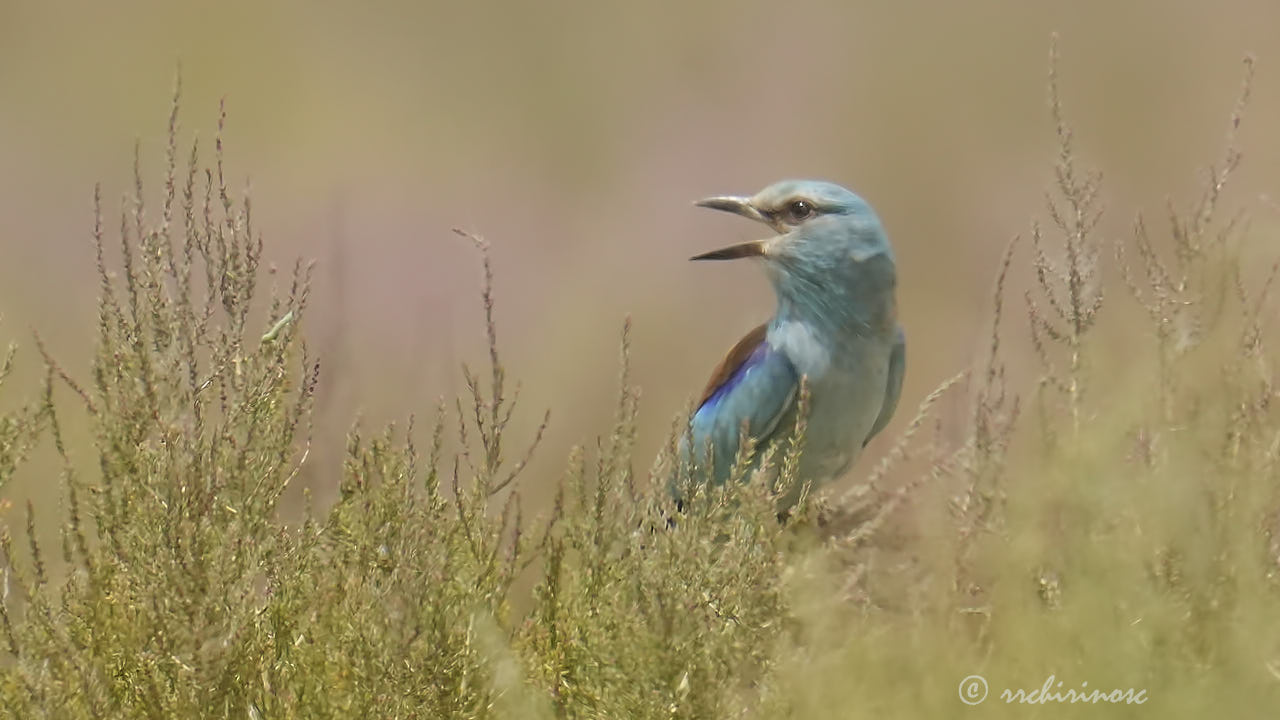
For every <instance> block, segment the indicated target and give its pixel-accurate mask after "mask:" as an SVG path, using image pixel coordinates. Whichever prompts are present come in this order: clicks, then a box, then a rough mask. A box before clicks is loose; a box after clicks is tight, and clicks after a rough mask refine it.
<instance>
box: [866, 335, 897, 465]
mask: <svg viewBox="0 0 1280 720" xmlns="http://www.w3.org/2000/svg"><path fill="white" fill-rule="evenodd" d="M906 371H907V336H906V334H905V333H903V332H902V326H901V325H899V326H898V337H897V338H896V339H895V340H894V343H893V350H892V351H891V352H890V354H889V376H888V382H886V383H885V389H884V402H883V404H881V405H880V414H879V415H877V416H876V422H875V424H874V425H872V426H871V432H869V433H867V439H866V440H863V441H862V446H863V447H866V445H867V443H869V442H871V438H873V437H875V436H876V434H877V433H879V432H880V431H881V430H883V429H884V428H885V426H886V425H888V424H889V420H890V419H891V418H892V417H893V413H894V411H895V410H897V409H898V398H899V397H900V396H901V395H902V376H903V375H904V374H906Z"/></svg>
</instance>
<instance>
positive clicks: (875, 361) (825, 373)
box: [677, 180, 906, 511]
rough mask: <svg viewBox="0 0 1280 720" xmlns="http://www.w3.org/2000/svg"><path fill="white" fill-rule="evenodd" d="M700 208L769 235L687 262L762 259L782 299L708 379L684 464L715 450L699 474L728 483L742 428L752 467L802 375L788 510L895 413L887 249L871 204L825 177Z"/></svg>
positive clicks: (783, 418) (780, 430)
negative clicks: (801, 421)
mask: <svg viewBox="0 0 1280 720" xmlns="http://www.w3.org/2000/svg"><path fill="white" fill-rule="evenodd" d="M696 204H697V205H698V206H700V207H706V208H712V209H714V210H725V211H728V212H731V213H735V214H737V215H741V216H743V217H746V218H749V219H751V220H755V221H756V222H758V223H761V224H764V225H766V226H768V227H769V228H771V229H772V230H773V231H774V233H775V234H774V235H773V236H771V237H768V238H766V239H763V240H753V241H751V242H744V243H741V244H738V245H732V246H729V247H726V248H723V249H721V250H714V251H712V252H707V253H703V254H701V255H696V256H694V257H693V258H691V259H692V260H733V259H737V258H756V259H758V260H760V261H762V262H763V265H764V268H765V271H766V273H767V274H768V277H769V280H770V281H771V282H772V284H773V289H774V292H775V293H776V294H777V299H778V304H777V310H776V311H775V312H774V315H773V318H772V319H770V320H769V321H768V322H766V323H764V324H763V325H760V326H759V327H757V328H755V329H754V330H752V331H751V332H749V333H747V335H746V337H744V338H743V339H742V340H741V341H739V342H738V344H737V345H735V346H734V347H733V349H732V350H730V351H729V354H728V356H726V357H725V359H724V360H723V361H721V363H720V365H719V366H718V367H716V369H715V371H714V372H713V373H712V374H711V380H710V381H709V382H708V383H707V386H706V389H705V390H703V392H702V397H701V399H700V400H699V402H698V408H697V410H696V411H695V413H694V415H693V418H692V420H691V423H690V424H691V437H692V441H693V450H694V454H693V458H692V459H693V460H694V461H695V462H698V463H701V462H702V461H703V460H704V459H705V458H706V457H707V443H708V442H709V443H711V448H712V454H711V456H710V459H711V461H712V465H713V467H712V468H701V469H700V471H701V472H702V473H704V475H703V477H707V476H708V475H709V476H710V477H711V478H712V479H713V480H714V481H715V482H717V483H724V482H725V480H726V479H727V478H728V476H729V474H730V472H731V470H732V467H733V463H734V459H735V457H736V456H737V453H738V444H739V433H740V431H741V429H742V428H743V427H744V423H745V428H746V432H748V433H749V434H750V436H751V437H753V438H754V439H755V440H756V442H757V444H756V454H757V458H756V460H757V461H758V457H759V454H760V453H761V452H762V451H763V450H764V448H765V447H767V445H768V444H769V443H771V442H776V441H781V442H785V441H786V440H787V438H788V437H789V436H790V433H791V430H792V428H793V427H794V424H795V418H796V406H797V402H798V395H799V390H800V384H801V378H804V382H805V383H806V386H807V388H808V391H809V410H808V416H807V418H806V420H807V424H806V430H805V442H804V446H803V449H802V452H801V455H800V466H799V480H800V481H801V483H797V485H796V486H795V487H793V488H792V489H791V490H790V491H789V492H788V493H787V494H786V495H784V496H783V497H781V498H780V499H779V507H780V509H782V510H784V511H785V510H786V509H788V508H790V507H791V506H793V505H794V504H795V502H796V500H797V499H798V497H799V493H800V490H801V486H802V484H803V482H806V481H810V482H812V483H813V484H814V486H817V485H819V484H821V483H824V482H827V481H829V480H832V479H833V478H837V477H839V476H840V475H842V474H843V473H844V472H845V471H846V470H847V469H848V468H849V467H850V465H852V464H853V462H854V461H855V460H857V459H858V455H859V454H860V453H861V451H862V448H863V446H865V445H866V444H867V442H868V441H869V440H870V439H871V438H872V437H873V436H875V434H876V433H878V432H880V431H881V430H883V429H884V427H885V425H887V424H888V422H889V419H890V418H891V417H893V412H894V410H895V409H896V408H897V406H898V396H899V394H900V392H901V390H902V375H903V372H904V370H905V367H906V340H905V337H904V335H903V332H902V328H901V327H900V326H899V325H898V319H897V303H896V300H895V298H894V288H895V285H896V282H897V278H896V271H895V267H894V257H893V250H892V248H891V247H890V246H889V238H888V236H887V235H886V234H885V231H884V228H883V227H882V226H881V224H880V219H879V218H878V217H876V213H875V211H874V210H872V209H871V206H870V205H868V204H867V203H866V201H864V200H863V199H862V198H860V197H858V196H857V195H855V194H854V193H852V192H850V191H848V190H846V189H845V188H843V187H840V186H839V185H834V184H832V183H828V182H819V181H815V180H784V181H782V182H778V183H775V184H773V185H770V186H769V187H767V188H765V189H764V190H761V191H760V192H758V193H756V194H755V195H753V196H751V197H732V196H722V197H711V198H707V199H705V200H700V201H698V202H697V203H696ZM775 458H777V459H780V458H781V453H780V452H778V453H777V454H776V455H775ZM677 496H678V493H677Z"/></svg>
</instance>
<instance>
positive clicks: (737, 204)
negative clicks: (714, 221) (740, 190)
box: [694, 195, 769, 223]
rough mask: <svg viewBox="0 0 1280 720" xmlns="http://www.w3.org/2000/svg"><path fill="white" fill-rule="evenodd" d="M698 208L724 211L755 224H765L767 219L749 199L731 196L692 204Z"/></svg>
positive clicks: (710, 198)
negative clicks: (753, 221) (752, 221)
mask: <svg viewBox="0 0 1280 720" xmlns="http://www.w3.org/2000/svg"><path fill="white" fill-rule="evenodd" d="M694 205H697V206H698V207H704V208H711V209H712V210H724V211H725V212H731V213H733V214H734V215H741V216H742V217H744V218H749V219H751V220H755V221H756V222H762V223H767V222H769V218H767V217H765V216H764V214H763V213H761V212H760V211H759V210H757V209H756V208H755V206H754V205H752V204H751V198H746V197H736V196H733V195H721V196H718V197H709V198H703V199H702V200H699V201H698V202H696V203H694Z"/></svg>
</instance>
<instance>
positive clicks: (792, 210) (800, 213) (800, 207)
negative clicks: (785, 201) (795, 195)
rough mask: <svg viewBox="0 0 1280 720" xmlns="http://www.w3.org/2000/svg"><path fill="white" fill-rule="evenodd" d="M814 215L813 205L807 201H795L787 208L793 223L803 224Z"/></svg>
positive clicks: (788, 215)
mask: <svg viewBox="0 0 1280 720" xmlns="http://www.w3.org/2000/svg"><path fill="white" fill-rule="evenodd" d="M811 215H813V205H812V204H810V203H809V201H807V200H795V201H793V202H792V203H791V204H790V205H788V206H787V217H788V219H789V220H791V222H797V223H798V222H801V221H803V220H806V219H808V218H809V217H810V216H811Z"/></svg>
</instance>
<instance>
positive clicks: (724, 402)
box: [692, 332, 800, 483]
mask: <svg viewBox="0 0 1280 720" xmlns="http://www.w3.org/2000/svg"><path fill="white" fill-rule="evenodd" d="M753 334H754V335H756V339H755V344H754V346H750V345H748V346H746V347H742V346H741V345H742V344H740V347H739V348H735V352H734V353H730V358H729V359H734V355H735V354H736V355H737V356H738V358H740V361H739V362H738V364H737V365H736V366H733V365H732V364H730V365H727V366H726V367H724V368H722V370H721V371H720V372H719V373H718V376H719V377H721V378H723V379H722V380H721V381H720V382H719V384H718V385H714V386H709V387H708V389H707V393H706V395H705V399H704V400H703V402H702V404H701V406H700V407H699V408H698V410H697V411H696V412H695V413H694V416H693V423H692V425H693V427H692V430H693V444H694V450H695V452H696V453H697V455H696V456H695V457H697V458H699V459H701V458H703V457H705V455H706V449H707V443H708V442H710V443H711V446H712V451H713V457H712V462H713V465H714V467H713V472H712V475H713V477H714V478H715V481H716V482H721V483H722V482H724V481H725V480H726V479H727V478H728V476H729V473H730V471H731V470H732V469H733V462H734V459H735V458H736V456H737V453H738V443H739V437H738V436H739V433H740V432H741V428H742V424H743V422H744V421H745V422H746V424H747V432H749V433H750V434H751V437H753V438H755V439H756V441H757V442H761V441H764V440H767V439H769V437H770V436H772V434H773V433H774V431H775V430H777V428H778V425H779V424H780V423H781V421H782V418H783V417H784V416H785V415H786V414H787V412H788V411H790V410H792V408H793V407H794V405H795V396H796V390H797V388H798V387H799V384H800V376H799V373H797V372H796V369H795V366H793V365H792V364H791V361H790V360H789V359H787V356H786V355H785V354H784V353H782V352H780V351H778V350H775V349H773V348H772V347H770V346H769V343H768V341H767V340H766V339H765V337H764V333H763V332H756V333H753ZM748 339H751V336H750V335H749V336H748Z"/></svg>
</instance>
